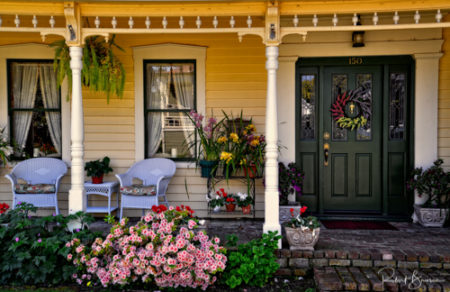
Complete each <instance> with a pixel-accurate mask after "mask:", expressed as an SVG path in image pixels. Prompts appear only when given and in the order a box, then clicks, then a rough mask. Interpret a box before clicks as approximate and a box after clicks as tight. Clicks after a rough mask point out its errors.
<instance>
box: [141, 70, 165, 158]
mask: <svg viewBox="0 0 450 292" xmlns="http://www.w3.org/2000/svg"><path fill="white" fill-rule="evenodd" d="M163 67H164V66H162V65H154V64H147V68H146V69H147V80H146V83H147V84H148V87H147V94H146V95H147V96H146V99H147V108H150V109H161V108H162V107H161V105H162V100H164V99H165V100H167V99H168V96H169V74H163V69H164V68H163ZM166 67H167V66H166ZM162 118H163V114H162V113H161V112H152V113H149V114H148V115H147V133H148V135H147V137H148V141H147V154H148V156H149V157H152V156H153V155H155V153H156V151H158V148H159V145H160V143H161V140H162Z"/></svg>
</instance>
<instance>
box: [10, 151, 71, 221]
mask: <svg viewBox="0 0 450 292" xmlns="http://www.w3.org/2000/svg"><path fill="white" fill-rule="evenodd" d="M66 172H67V166H66V164H65V163H64V162H63V161H62V160H60V159H56V158H45V157H43V158H32V159H27V160H24V161H21V162H19V163H18V164H17V165H16V166H15V167H14V168H13V170H12V171H11V173H10V174H7V175H5V177H6V178H7V179H9V180H10V181H11V187H12V193H13V204H12V208H13V209H14V208H15V207H16V204H17V202H27V203H30V204H33V205H34V206H36V207H55V209H56V214H57V215H58V214H59V209H58V196H57V195H58V189H59V182H60V180H61V178H62V177H63V176H64V175H65V174H66ZM20 180H23V181H24V182H25V183H21V182H20Z"/></svg>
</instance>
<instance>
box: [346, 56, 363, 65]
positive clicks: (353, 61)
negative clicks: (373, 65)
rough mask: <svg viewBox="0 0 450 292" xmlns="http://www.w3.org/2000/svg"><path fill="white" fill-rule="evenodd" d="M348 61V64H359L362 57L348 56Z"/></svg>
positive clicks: (361, 61)
mask: <svg viewBox="0 0 450 292" xmlns="http://www.w3.org/2000/svg"><path fill="white" fill-rule="evenodd" d="M348 63H349V64H350V65H361V64H362V63H363V58H361V57H350V58H348Z"/></svg>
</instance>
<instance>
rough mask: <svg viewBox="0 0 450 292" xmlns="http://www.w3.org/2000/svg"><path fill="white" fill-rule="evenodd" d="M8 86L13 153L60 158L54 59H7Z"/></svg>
mask: <svg viewBox="0 0 450 292" xmlns="http://www.w3.org/2000/svg"><path fill="white" fill-rule="evenodd" d="M8 85H9V86H8V88H9V90H8V113H9V125H10V133H11V136H10V139H11V142H12V144H14V145H15V146H16V151H15V153H14V156H15V157H16V158H19V159H20V158H27V157H38V156H51V157H61V156H62V143H61V136H62V133H61V94H60V90H59V87H58V84H57V80H56V74H55V72H54V70H53V61H51V60H48V61H42V60H39V61H36V60H8Z"/></svg>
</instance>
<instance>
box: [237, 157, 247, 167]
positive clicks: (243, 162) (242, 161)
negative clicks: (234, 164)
mask: <svg viewBox="0 0 450 292" xmlns="http://www.w3.org/2000/svg"><path fill="white" fill-rule="evenodd" d="M239 164H240V165H247V159H245V158H242V159H241V161H240V162H239Z"/></svg>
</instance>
